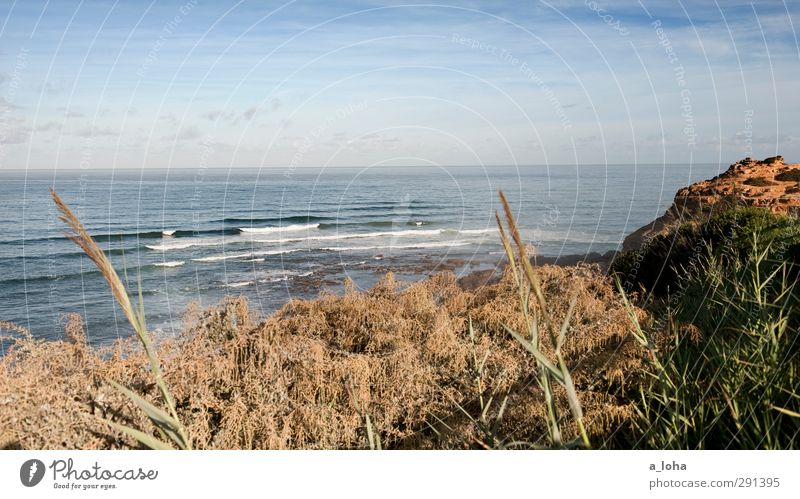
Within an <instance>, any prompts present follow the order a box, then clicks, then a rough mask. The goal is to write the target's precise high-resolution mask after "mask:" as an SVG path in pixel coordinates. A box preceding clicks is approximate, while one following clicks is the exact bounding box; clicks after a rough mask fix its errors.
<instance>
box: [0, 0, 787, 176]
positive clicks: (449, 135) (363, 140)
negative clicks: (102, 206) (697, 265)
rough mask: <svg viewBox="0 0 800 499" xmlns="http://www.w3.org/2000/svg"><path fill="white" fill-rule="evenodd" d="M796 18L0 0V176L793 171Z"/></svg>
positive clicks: (601, 5) (732, 9) (708, 6)
mask: <svg viewBox="0 0 800 499" xmlns="http://www.w3.org/2000/svg"><path fill="white" fill-rule="evenodd" d="M796 25H797V28H795V26H796ZM797 29H800V2H790V1H783V0H781V1H765V2H753V3H750V2H740V1H737V0H730V1H727V0H726V1H722V0H716V1H703V2H687V1H665V0H641V2H640V1H614V2H611V1H608V0H596V1H594V0H573V1H557V0H550V1H539V2H537V1H533V0H531V1H512V2H501V1H491V2H479V1H460V2H431V3H425V4H422V3H420V4H414V3H410V2H372V1H355V0H351V1H342V2H339V1H303V0H297V1H289V2H273V1H260V2H255V1H242V2H226V1H214V2H211V1H209V0H181V1H158V2H157V3H156V2H148V1H117V2H114V1H82V2H78V1H75V2H73V1H50V2H47V1H34V0H25V1H11V2H9V1H0V169H53V168H57V169H96V168H106V169H107V168H136V169H139V168H158V169H166V168H198V167H199V168H205V167H213V168H228V167H282V168H302V167H308V166H374V165H387V166H404V165H446V166H454V165H527V164H553V165H558V164H564V165H570V164H576V163H578V164H605V163H615V164H619V163H624V164H628V163H629V164H644V163H669V164H673V163H678V164H686V163H693V162H697V163H706V162H710V163H721V164H729V163H732V162H734V161H737V160H739V159H741V158H743V157H745V156H752V157H755V158H764V157H768V156H774V155H776V154H782V155H783V156H785V157H786V160H787V161H791V162H800V120H798V119H797V116H798V110H800V109H799V105H800V93H798V92H797V88H800V45H798V35H797V31H796V30H797Z"/></svg>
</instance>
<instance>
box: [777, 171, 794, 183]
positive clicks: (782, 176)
mask: <svg viewBox="0 0 800 499" xmlns="http://www.w3.org/2000/svg"><path fill="white" fill-rule="evenodd" d="M775 180H779V181H781V182H800V169H798V168H792V169H791V170H786V171H785V172H781V173H779V174H777V175H775Z"/></svg>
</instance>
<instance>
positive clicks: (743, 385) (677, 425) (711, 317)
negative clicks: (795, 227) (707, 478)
mask: <svg viewBox="0 0 800 499" xmlns="http://www.w3.org/2000/svg"><path fill="white" fill-rule="evenodd" d="M751 236H752V238H751V247H750V250H749V251H748V252H747V256H746V257H745V258H741V254H739V253H737V254H732V252H735V251H736V250H734V249H733V248H730V249H726V250H724V251H722V252H720V253H718V254H715V253H713V252H710V253H709V254H707V255H705V256H702V257H701V258H700V259H699V260H698V262H697V264H696V265H695V266H694V267H693V268H692V269H691V270H690V271H689V272H688V273H687V274H686V275H684V276H683V278H682V279H681V283H680V291H679V292H678V293H676V294H675V295H673V296H672V297H671V298H673V299H671V300H670V306H669V307H668V308H667V311H666V313H665V314H664V315H663V316H662V321H661V326H660V327H658V328H656V330H660V331H661V332H662V341H661V344H660V345H659V346H660V348H659V349H655V348H653V349H652V350H651V351H652V352H654V358H656V359H657V361H654V362H653V380H654V381H653V383H652V385H651V387H650V389H649V390H645V391H643V392H642V404H641V416H642V420H641V421H642V422H641V426H640V428H641V431H642V432H643V441H642V442H641V445H643V446H646V447H649V448H658V449H665V448H676V449H709V448H713V449H727V448H733V449H765V448H766V449H789V448H797V447H798V444H799V443H800V341H798V340H800V338H798V327H799V326H800V313H798V312H800V290H798V287H797V280H796V277H795V276H796V272H795V269H794V268H793V267H794V266H795V265H796V264H794V263H792V262H790V261H786V260H782V259H779V258H777V257H778V256H779V255H780V253H781V250H780V249H778V248H776V247H774V246H773V245H772V244H769V243H765V242H764V241H765V238H763V237H762V234H761V233H760V232H759V231H757V230H756V231H754V232H752V234H751ZM664 331H666V334H665V335H664ZM664 336H666V338H664Z"/></svg>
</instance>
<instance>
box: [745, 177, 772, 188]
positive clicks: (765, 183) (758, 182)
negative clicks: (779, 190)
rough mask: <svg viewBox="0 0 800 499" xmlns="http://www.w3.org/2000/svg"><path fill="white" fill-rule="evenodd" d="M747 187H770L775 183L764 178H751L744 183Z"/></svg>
mask: <svg viewBox="0 0 800 499" xmlns="http://www.w3.org/2000/svg"><path fill="white" fill-rule="evenodd" d="M744 184H745V185H752V186H754V187H769V186H771V185H775V182H771V181H769V180H767V179H766V178H764V177H751V178H748V179H747V180H745V181H744Z"/></svg>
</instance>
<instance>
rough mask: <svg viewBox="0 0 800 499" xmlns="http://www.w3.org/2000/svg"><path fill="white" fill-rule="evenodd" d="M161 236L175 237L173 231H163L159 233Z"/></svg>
mask: <svg viewBox="0 0 800 499" xmlns="http://www.w3.org/2000/svg"><path fill="white" fill-rule="evenodd" d="M161 235H164V236H174V235H175V231H174V230H165V231H161Z"/></svg>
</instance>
